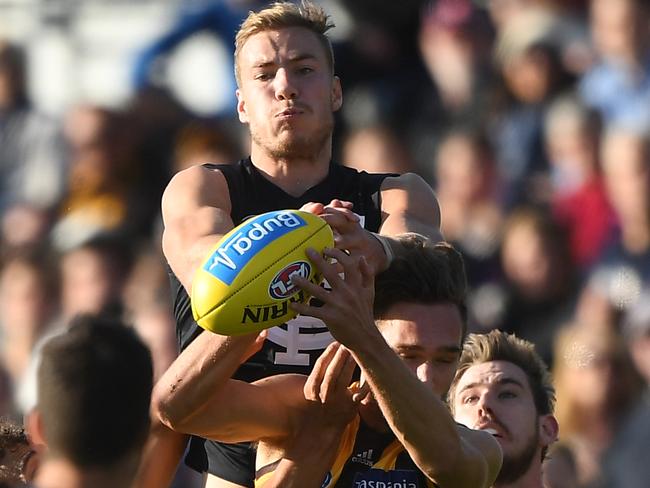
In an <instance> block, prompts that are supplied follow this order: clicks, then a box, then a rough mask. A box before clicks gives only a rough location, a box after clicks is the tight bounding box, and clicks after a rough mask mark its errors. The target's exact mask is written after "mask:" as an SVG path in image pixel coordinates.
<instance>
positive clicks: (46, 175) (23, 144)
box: [0, 40, 67, 216]
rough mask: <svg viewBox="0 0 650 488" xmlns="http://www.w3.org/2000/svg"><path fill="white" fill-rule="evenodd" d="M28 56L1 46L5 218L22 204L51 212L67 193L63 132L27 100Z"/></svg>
mask: <svg viewBox="0 0 650 488" xmlns="http://www.w3.org/2000/svg"><path fill="white" fill-rule="evenodd" d="M25 64H26V62H25V53H24V52H23V50H22V49H21V48H20V47H18V46H16V45H13V44H10V43H8V42H6V41H3V40H0V216H1V215H2V214H3V213H4V212H5V211H7V210H8V209H9V208H11V207H12V206H14V205H17V204H26V205H31V206H33V207H35V208H38V209H39V210H40V211H48V210H51V209H52V208H53V207H54V206H55V205H56V204H57V203H58V202H59V199H60V198H61V195H62V194H63V190H64V187H65V178H66V176H65V175H66V172H67V171H66V166H65V163H64V160H65V146H64V143H63V139H62V137H61V134H60V130H59V127H58V126H57V124H56V123H55V122H54V121H53V120H51V119H50V118H48V117H46V116H44V115H42V114H40V113H38V112H37V111H36V110H34V109H33V108H32V106H31V104H30V102H29V99H28V97H27V73H26V66H25Z"/></svg>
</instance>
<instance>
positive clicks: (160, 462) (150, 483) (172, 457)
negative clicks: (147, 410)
mask: <svg viewBox="0 0 650 488" xmlns="http://www.w3.org/2000/svg"><path fill="white" fill-rule="evenodd" d="M186 444H187V436H186V435H185V434H179V433H178V432H174V431H173V430H170V429H169V428H168V427H166V426H165V425H163V424H162V423H161V422H160V421H159V420H158V419H157V418H153V419H152V423H151V429H150V431H149V437H148V439H147V442H146V443H145V446H144V449H143V450H142V457H141V459H140V466H139V467H138V472H137V474H136V477H135V480H134V481H133V485H132V486H131V488H165V487H167V486H170V485H171V483H172V481H173V479H174V475H175V473H176V468H177V467H178V463H179V462H180V460H181V457H182V456H183V452H184V451H185V446H186Z"/></svg>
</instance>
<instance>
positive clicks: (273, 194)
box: [168, 158, 397, 487]
mask: <svg viewBox="0 0 650 488" xmlns="http://www.w3.org/2000/svg"><path fill="white" fill-rule="evenodd" d="M204 168H205V169H206V171H216V170H219V171H221V172H222V174H223V175H224V177H225V178H226V182H227V184H228V190H229V193H230V202H231V205H232V209H231V213H230V216H231V218H232V220H233V223H234V225H235V226H237V225H239V224H240V223H241V222H242V221H243V220H245V219H246V218H248V217H250V216H253V215H258V214H261V213H264V212H270V211H272V210H283V209H290V208H291V209H297V208H300V207H301V206H302V205H304V204H305V203H309V202H319V203H323V204H328V203H329V202H331V201H332V200H333V199H335V198H338V199H340V200H345V201H349V202H352V204H353V211H354V212H355V213H356V214H357V215H359V216H360V217H361V223H362V225H363V226H364V228H365V229H367V230H370V231H372V232H377V231H378V230H379V226H380V225H381V199H380V192H379V190H380V187H381V184H382V182H383V181H384V179H385V178H386V177H389V176H397V175H392V174H369V173H366V172H365V171H362V172H358V171H356V170H354V169H351V168H347V167H344V166H340V165H337V164H335V163H330V168H329V173H328V175H327V177H326V178H325V179H324V180H323V181H321V182H320V183H318V184H317V185H316V186H314V187H312V188H310V189H309V190H307V191H306V192H305V193H304V194H303V195H301V196H299V197H293V196H291V195H289V194H287V193H286V192H284V191H283V190H282V189H280V188H278V187H277V186H276V185H274V184H273V183H271V182H270V181H269V180H267V179H266V178H265V177H264V176H262V175H261V174H260V172H259V171H258V170H257V168H255V166H254V165H253V164H252V162H251V160H250V158H248V159H244V160H241V161H239V162H238V163H236V164H234V165H227V164H225V165H216V164H206V165H204ZM168 272H169V276H170V282H171V292H172V298H173V308H174V316H175V319H176V334H177V338H178V341H179V345H180V348H181V350H183V349H185V347H186V346H187V345H188V344H189V343H190V342H191V341H192V340H194V338H196V336H198V335H199V334H200V333H201V332H202V331H203V329H201V328H200V327H199V326H198V325H197V324H196V323H195V322H194V320H193V318H192V310H191V306H190V298H189V296H188V294H187V292H186V291H185V288H183V285H181V283H180V281H179V280H178V278H177V277H176V276H175V275H174V273H173V272H172V271H171V269H169V268H168ZM331 341H332V336H331V335H330V333H329V332H328V331H327V328H326V327H325V324H323V322H321V321H320V320H318V319H314V318H311V317H297V318H296V319H294V320H292V321H290V322H289V323H288V325H287V324H284V325H282V326H279V327H274V328H272V329H270V330H269V335H268V338H267V340H266V341H265V343H264V346H263V347H262V349H261V350H260V351H259V352H258V353H257V354H255V355H254V356H253V357H251V358H250V359H249V360H248V361H247V362H246V363H245V364H243V365H242V366H241V367H240V369H239V370H238V371H237V372H236V373H235V376H234V378H237V379H241V380H245V381H255V380H258V379H261V378H264V377H267V376H271V375H275V374H279V373H302V374H309V372H310V371H311V368H312V366H313V365H314V362H315V361H316V359H317V358H318V357H319V356H320V354H321V353H322V351H323V350H324V349H325V348H326V347H327V345H328V344H329V343H330V342H331ZM254 461H255V454H254V451H253V450H252V449H250V448H248V447H247V446H246V445H242V444H222V443H216V442H212V441H208V440H205V439H201V438H198V437H192V440H191V442H190V447H189V450H188V453H187V455H186V458H185V462H186V464H187V465H188V466H190V467H192V468H193V469H195V470H197V471H200V472H205V471H207V472H209V473H211V474H214V475H216V476H218V477H220V478H223V479H225V480H228V481H230V482H232V483H237V484H240V485H243V486H250V487H252V486H253V482H254V476H255V462H254Z"/></svg>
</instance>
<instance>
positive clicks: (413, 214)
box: [380, 173, 442, 242]
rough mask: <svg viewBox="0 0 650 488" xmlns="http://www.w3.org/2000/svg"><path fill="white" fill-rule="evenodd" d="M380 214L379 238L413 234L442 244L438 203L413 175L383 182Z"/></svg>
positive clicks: (424, 184)
mask: <svg viewBox="0 0 650 488" xmlns="http://www.w3.org/2000/svg"><path fill="white" fill-rule="evenodd" d="M381 212H382V224H381V228H380V233H381V234H382V235H387V236H395V235H397V234H403V233H404V232H417V233H418V234H422V235H424V236H426V237H428V238H429V239H431V240H432V241H434V242H438V241H440V240H442V234H441V233H440V207H439V205H438V200H437V198H436V196H435V194H434V193H433V190H432V189H431V187H430V186H429V184H428V183H427V182H426V181H424V180H423V179H422V178H420V177H419V176H418V175H416V174H414V173H407V174H404V175H401V176H399V177H396V178H386V179H385V180H384V182H383V183H382V185H381Z"/></svg>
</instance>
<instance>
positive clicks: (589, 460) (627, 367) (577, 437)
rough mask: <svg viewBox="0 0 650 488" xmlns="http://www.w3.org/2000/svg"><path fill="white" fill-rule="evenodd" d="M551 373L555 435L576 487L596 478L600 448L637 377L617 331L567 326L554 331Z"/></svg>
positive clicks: (624, 410)
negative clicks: (568, 456) (571, 461)
mask: <svg viewBox="0 0 650 488" xmlns="http://www.w3.org/2000/svg"><path fill="white" fill-rule="evenodd" d="M555 358H556V362H555V366H554V368H553V377H554V380H555V386H556V390H557V399H558V400H557V410H556V411H557V419H558V421H559V422H560V425H561V427H562V428H561V430H560V439H561V440H562V441H563V442H564V443H565V444H566V445H567V446H569V447H570V448H571V450H572V452H573V455H574V457H575V461H576V467H577V474H578V486H579V487H585V486H590V484H591V483H596V482H598V481H599V479H600V477H601V461H602V456H603V453H604V452H605V451H606V450H607V448H608V447H609V446H610V445H611V443H612V440H613V439H614V437H615V435H616V433H617V431H618V430H619V428H620V427H621V424H622V422H623V419H625V417H626V415H628V414H629V412H630V409H631V407H632V406H633V405H634V404H635V402H636V401H637V400H638V398H639V396H638V395H639V393H640V387H641V382H640V379H639V377H638V375H637V373H636V371H635V370H634V367H633V366H632V363H631V361H630V358H629V356H628V354H627V351H626V349H625V344H624V343H623V341H622V339H621V337H620V336H618V335H616V334H615V333H614V332H612V331H611V330H608V329H605V330H602V331H599V330H594V328H593V327H585V326H584V325H582V326H580V325H578V326H575V325H574V326H571V327H568V328H565V329H564V330H563V331H562V332H561V333H560V334H558V337H557V342H556V351H555Z"/></svg>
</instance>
